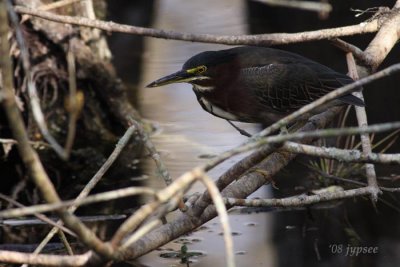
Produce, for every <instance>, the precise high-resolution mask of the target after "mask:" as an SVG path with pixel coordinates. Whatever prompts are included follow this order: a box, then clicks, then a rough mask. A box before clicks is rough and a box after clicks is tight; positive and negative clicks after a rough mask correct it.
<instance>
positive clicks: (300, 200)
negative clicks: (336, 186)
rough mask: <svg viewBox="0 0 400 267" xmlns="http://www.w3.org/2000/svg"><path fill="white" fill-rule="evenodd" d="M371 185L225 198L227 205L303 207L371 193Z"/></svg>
mask: <svg viewBox="0 0 400 267" xmlns="http://www.w3.org/2000/svg"><path fill="white" fill-rule="evenodd" d="M371 190H372V188H371V187H362V188H356V189H350V190H345V191H344V190H343V191H334V192H329V191H328V192H325V193H321V194H317V195H311V196H307V195H305V194H302V195H299V196H293V197H288V198H281V199H275V198H273V199H237V198H224V202H225V204H226V205H234V206H248V207H303V206H306V205H311V204H317V203H322V202H326V201H330V200H340V199H346V198H351V197H356V196H365V195H369V194H371Z"/></svg>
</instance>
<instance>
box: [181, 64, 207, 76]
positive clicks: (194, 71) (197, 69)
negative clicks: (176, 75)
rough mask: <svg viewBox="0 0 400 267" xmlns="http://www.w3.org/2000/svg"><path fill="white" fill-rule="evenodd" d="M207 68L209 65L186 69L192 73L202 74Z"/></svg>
mask: <svg viewBox="0 0 400 267" xmlns="http://www.w3.org/2000/svg"><path fill="white" fill-rule="evenodd" d="M206 70H207V67H206V66H204V65H202V66H198V67H195V68H191V69H188V70H186V72H187V73H190V74H201V73H203V72H205V71H206Z"/></svg>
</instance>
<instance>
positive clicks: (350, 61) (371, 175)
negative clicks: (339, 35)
mask: <svg viewBox="0 0 400 267" xmlns="http://www.w3.org/2000/svg"><path fill="white" fill-rule="evenodd" d="M346 59H347V65H348V68H349V74H350V77H351V78H353V80H358V73H357V66H356V62H355V61H354V57H353V54H352V53H347V54H346ZM354 95H355V96H357V97H358V98H360V99H361V100H363V101H364V96H363V93H362V91H358V92H354ZM355 109H356V115H357V122H358V126H359V127H360V128H361V129H363V128H364V129H365V128H367V127H368V120H367V112H366V111H365V107H357V106H355ZM360 137H361V146H362V154H363V156H364V157H365V156H368V154H371V153H372V146H371V140H370V139H369V135H368V134H367V133H362V134H361V135H360ZM365 172H366V175H367V179H368V186H370V187H371V199H372V201H374V202H376V201H378V194H379V193H380V190H379V187H378V182H377V181H376V172H375V167H374V165H373V164H371V163H366V164H365Z"/></svg>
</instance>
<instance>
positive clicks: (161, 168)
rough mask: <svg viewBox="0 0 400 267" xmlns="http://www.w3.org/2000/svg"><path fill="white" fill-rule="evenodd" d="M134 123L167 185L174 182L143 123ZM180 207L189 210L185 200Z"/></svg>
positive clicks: (180, 202)
mask: <svg viewBox="0 0 400 267" xmlns="http://www.w3.org/2000/svg"><path fill="white" fill-rule="evenodd" d="M134 124H135V125H136V128H137V130H138V133H139V135H140V137H141V139H142V142H143V144H144V145H145V147H146V149H147V151H148V152H149V155H150V157H151V158H152V159H153V160H154V163H155V164H156V166H157V170H158V173H159V174H160V175H161V177H162V178H163V179H164V182H165V184H166V185H167V186H169V185H170V184H171V183H172V178H171V175H170V173H169V171H168V169H167V166H165V164H164V161H163V160H162V159H161V156H160V153H158V151H157V149H156V147H155V145H154V144H153V142H152V141H151V140H150V137H149V135H148V134H147V133H146V131H145V130H144V129H143V127H142V125H141V124H140V123H139V122H134ZM178 208H179V209H180V210H181V211H183V212H184V211H186V210H187V207H186V205H185V203H184V202H183V200H180V201H179V204H178Z"/></svg>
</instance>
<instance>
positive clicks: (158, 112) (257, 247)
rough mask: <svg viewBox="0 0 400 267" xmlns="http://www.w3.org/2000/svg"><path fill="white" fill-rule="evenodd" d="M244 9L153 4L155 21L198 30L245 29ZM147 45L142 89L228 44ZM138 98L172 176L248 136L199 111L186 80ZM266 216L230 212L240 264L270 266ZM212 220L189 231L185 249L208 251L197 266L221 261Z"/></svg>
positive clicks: (232, 4) (150, 168) (168, 1)
mask: <svg viewBox="0 0 400 267" xmlns="http://www.w3.org/2000/svg"><path fill="white" fill-rule="evenodd" d="M210 7H212V8H210ZM244 12H245V10H244V3H243V2H242V1H239V0H234V1H233V0H231V1H229V0H226V1H212V0H206V1H205V0H203V1H179V0H163V1H159V2H158V4H157V8H156V14H155V18H156V21H155V24H154V25H153V26H154V27H156V28H162V29H174V30H177V31H185V32H196V33H218V34H221V33H223V34H243V33H245V31H246V24H245V22H244ZM145 47H146V52H145V60H144V62H145V64H144V73H143V78H142V85H141V87H140V88H144V86H145V85H146V84H148V83H149V82H151V81H153V80H155V79H157V78H160V77H162V76H165V75H167V74H170V73H172V72H175V71H177V70H179V69H180V68H181V66H182V64H183V63H184V62H185V61H186V60H187V59H188V58H189V57H191V56H192V55H194V54H197V53H199V52H202V51H205V50H218V49H223V48H226V46H221V45H210V44H199V43H188V42H180V41H166V40H158V39H154V38H151V39H147V40H146V46H145ZM139 97H140V99H139V103H141V105H142V106H141V111H142V114H143V115H144V117H145V118H147V119H150V120H153V121H155V122H157V123H158V125H159V131H158V132H157V133H156V134H155V135H154V136H152V140H153V141H154V142H155V145H156V147H157V148H158V149H159V151H160V152H161V156H162V158H163V160H164V161H165V163H166V165H167V167H168V169H169V171H170V172H171V175H172V177H174V178H176V177H178V176H179V175H181V174H182V173H183V172H185V171H188V170H190V169H191V168H193V167H195V166H196V165H198V164H200V163H202V162H205V161H207V158H209V157H210V156H212V155H216V154H218V153H221V152H223V151H226V150H228V149H230V148H232V147H235V146H237V145H238V144H240V143H242V142H243V141H245V140H246V137H244V136H241V135H240V134H239V133H238V132H237V131H236V130H235V129H234V128H233V127H232V126H230V125H229V124H228V123H227V122H226V121H225V120H222V119H219V118H216V117H213V116H212V115H210V114H209V113H207V112H205V111H203V110H202V108H201V107H200V105H199V104H198V102H197V100H196V97H195V95H194V93H193V91H192V89H191V86H190V85H188V84H174V85H168V86H164V87H156V88H145V89H143V90H142V91H141V93H140V96H139ZM238 125H239V126H240V127H241V128H244V129H246V130H247V131H249V132H256V131H257V128H256V126H254V125H250V124H240V123H239V124H238ZM236 160H237V159H233V160H228V161H227V162H226V163H225V164H222V165H221V166H218V167H217V168H215V169H214V170H213V171H212V172H211V173H210V174H211V175H212V177H214V178H216V177H217V176H218V175H219V174H221V173H222V172H223V171H224V170H226V168H227V167H229V166H231V165H232V163H233V162H234V161H236ZM145 172H146V173H149V174H155V173H156V170H155V169H154V164H153V163H152V162H151V161H150V160H149V161H148V162H146V164H145ZM150 176H154V175H150ZM150 184H151V186H154V187H163V183H161V182H160V179H151V181H150ZM194 190H197V191H198V190H203V189H201V188H200V189H194ZM264 192H265V190H259V192H258V193H257V196H264V195H265V193H264ZM266 217H267V216H266V215H264V214H263V215H254V216H252V217H251V218H248V217H247V216H244V215H239V216H238V215H233V216H231V217H230V218H231V223H232V230H233V231H235V232H237V233H241V235H237V236H235V237H234V239H235V241H237V242H235V250H236V251H246V255H242V254H243V253H238V255H240V256H238V257H237V258H241V259H237V261H238V262H237V263H238V266H244V265H243V264H244V263H245V262H247V263H248V262H249V261H250V260H251V259H253V260H257V262H263V264H267V263H268V264H267V265H269V266H271V261H272V256H271V253H270V251H271V250H270V249H268V247H266V240H267V239H268V237H267V231H266V230H267V223H268V221H267V218H266ZM248 221H254V222H255V225H259V226H261V227H245V226H244V225H245V224H246V223H247V222H248ZM216 222H218V220H213V221H211V222H210V223H208V224H207V225H208V227H207V230H200V231H197V232H196V233H195V234H194V236H191V238H197V239H198V240H201V241H200V242H196V243H191V245H190V247H189V249H190V250H202V251H204V252H205V253H206V254H207V256H206V257H204V258H201V260H199V262H198V263H196V265H195V266H206V265H209V264H212V265H213V266H222V265H223V264H224V257H221V254H222V253H223V251H224V243H223V239H222V237H221V236H219V235H218V233H219V232H221V229H220V226H219V222H218V223H216ZM245 228H246V229H245ZM257 228H258V229H257ZM239 241H240V242H239ZM180 248H181V244H179V242H178V243H176V242H175V243H174V242H171V243H170V244H167V245H166V246H165V249H172V250H174V251H179V250H180ZM142 260H143V262H144V263H145V264H149V265H150V266H166V264H171V261H168V263H166V262H165V260H166V259H159V258H158V257H157V253H156V252H155V253H152V254H150V255H148V256H145V257H144V258H143V259H142ZM175 262H176V261H175ZM240 262H242V263H243V264H240ZM191 266H192V265H191Z"/></svg>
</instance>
